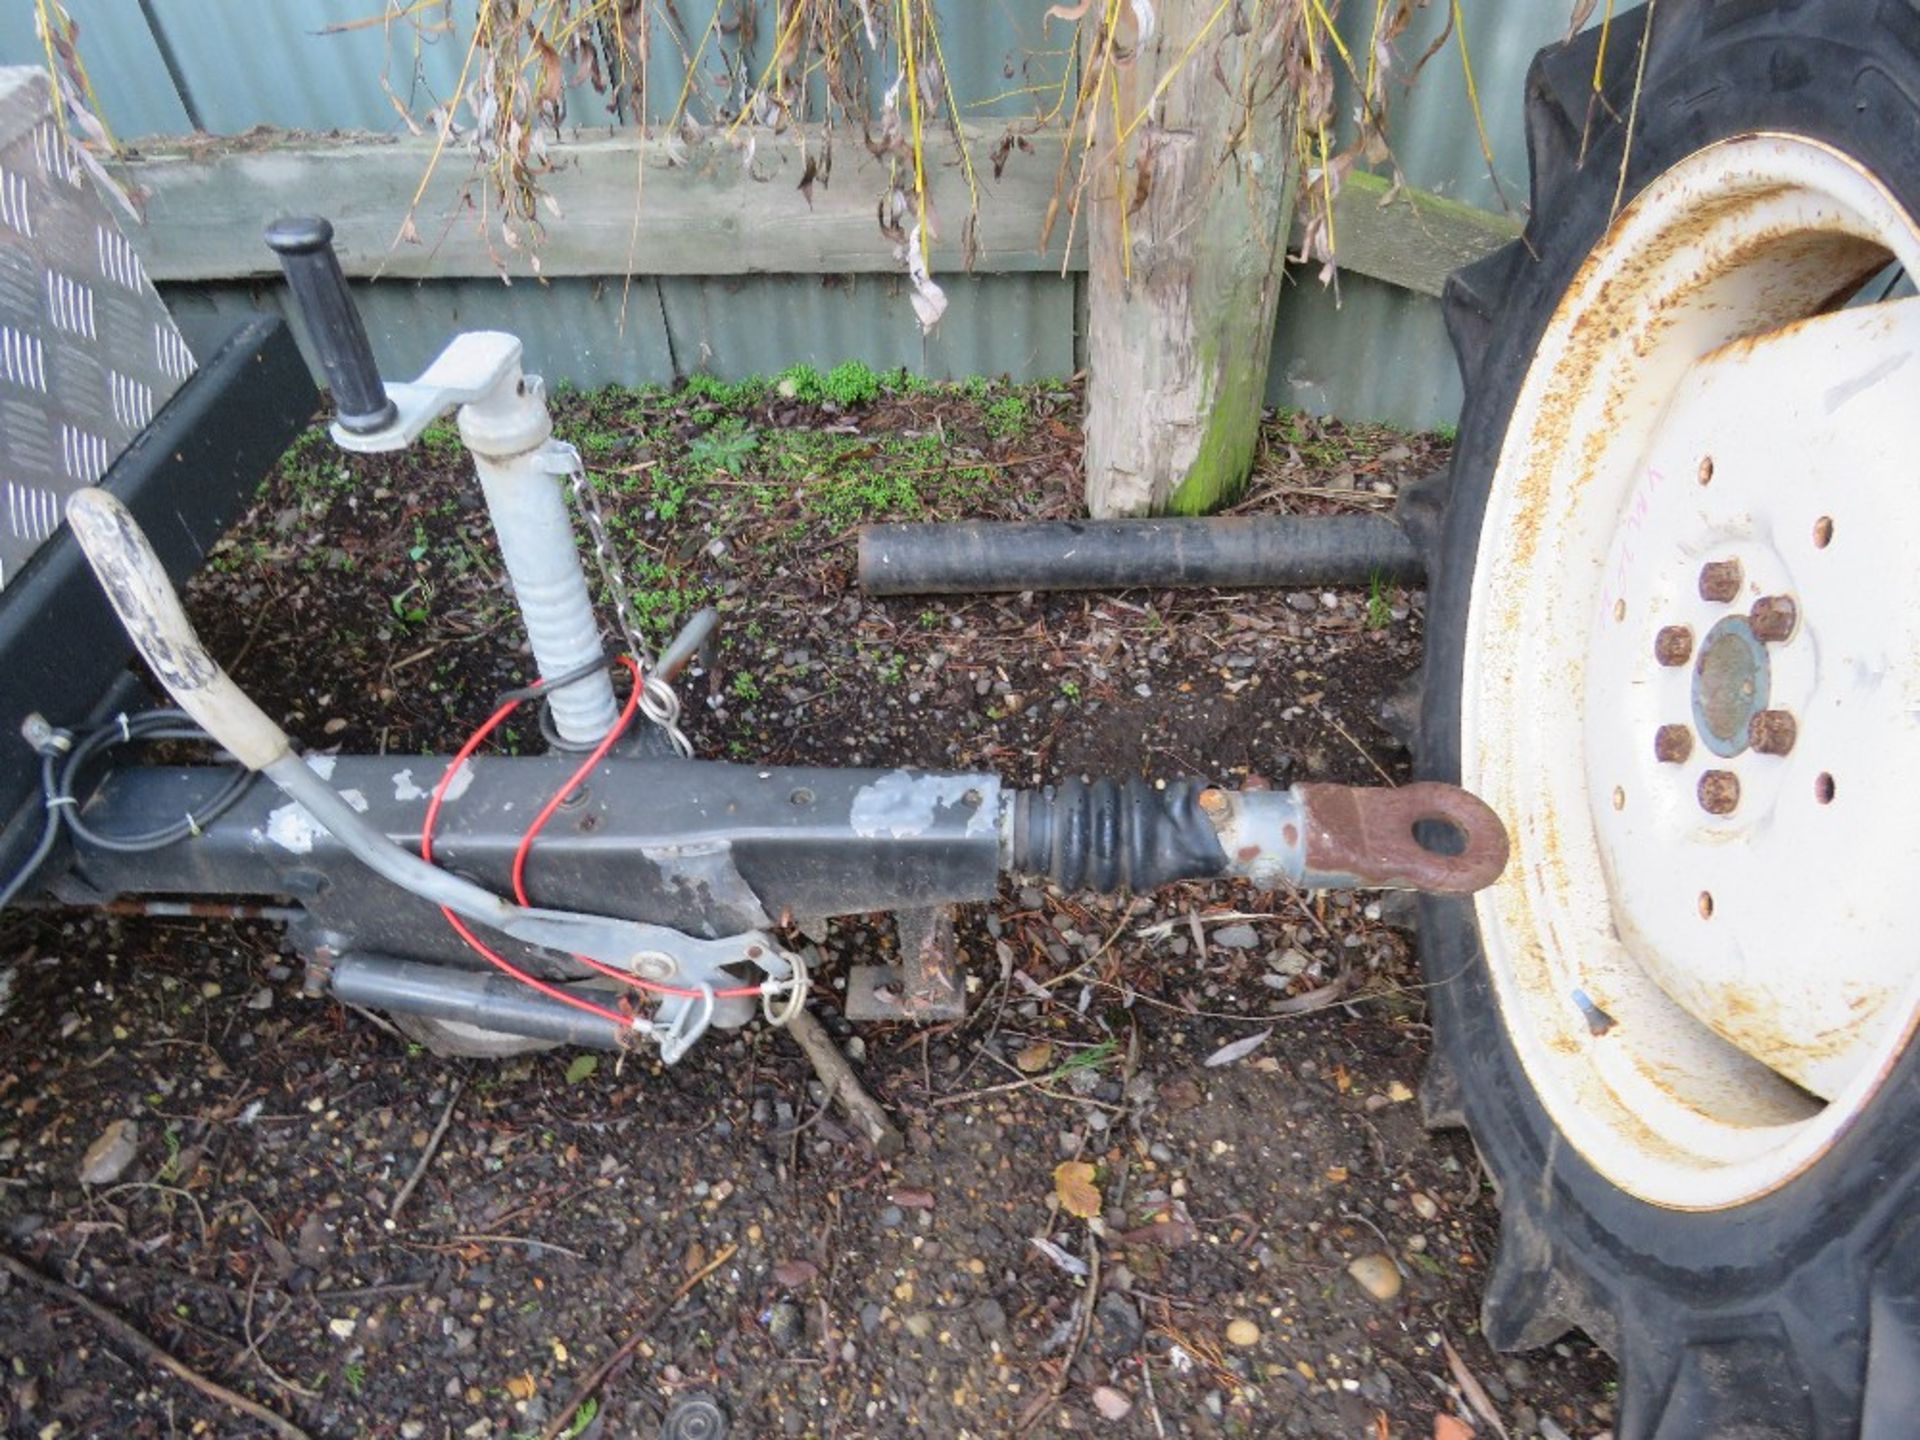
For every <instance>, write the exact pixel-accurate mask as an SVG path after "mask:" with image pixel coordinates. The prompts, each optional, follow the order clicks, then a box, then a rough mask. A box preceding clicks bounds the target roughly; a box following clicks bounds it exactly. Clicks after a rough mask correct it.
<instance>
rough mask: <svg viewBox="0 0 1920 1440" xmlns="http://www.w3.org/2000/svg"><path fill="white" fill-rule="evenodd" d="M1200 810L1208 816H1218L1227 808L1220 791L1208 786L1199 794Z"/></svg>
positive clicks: (1225, 798)
mask: <svg viewBox="0 0 1920 1440" xmlns="http://www.w3.org/2000/svg"><path fill="white" fill-rule="evenodd" d="M1200 808H1201V809H1202V810H1204V811H1206V812H1207V814H1209V815H1216V816H1217V815H1219V814H1221V813H1223V812H1224V811H1225V810H1226V808H1227V797H1226V794H1225V793H1224V792H1222V791H1219V790H1215V789H1214V788H1213V787H1212V786H1208V787H1207V788H1206V789H1205V790H1202V791H1201V792H1200Z"/></svg>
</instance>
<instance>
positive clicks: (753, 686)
mask: <svg viewBox="0 0 1920 1440" xmlns="http://www.w3.org/2000/svg"><path fill="white" fill-rule="evenodd" d="M727 688H728V689H729V690H731V691H732V692H733V697H734V699H736V700H739V701H742V702H743V703H745V704H748V705H751V704H753V703H754V702H755V701H756V700H758V699H759V698H760V682H759V681H758V680H756V679H754V678H753V672H752V671H751V670H742V671H741V672H740V673H739V674H737V675H735V676H734V677H733V683H732V684H731V685H729V686H728V687H727Z"/></svg>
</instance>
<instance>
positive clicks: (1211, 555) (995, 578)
mask: <svg viewBox="0 0 1920 1440" xmlns="http://www.w3.org/2000/svg"><path fill="white" fill-rule="evenodd" d="M1425 574H1426V567H1425V565H1424V564H1423V563H1422V561H1421V556H1420V552H1419V550H1418V549H1417V548H1416V547H1415V545H1414V543H1413V541H1412V540H1411V539H1409V538H1408V536H1407V533H1406V531H1404V530H1403V529H1401V528H1400V526H1399V525H1398V524H1397V523H1396V522H1394V521H1393V520H1392V519H1390V518H1388V517H1387V516H1385V515H1250V516H1241V517H1227V518H1203V519H1178V520H1040V521H1030V522H1024V523H1017V524H1003V523H997V522H990V521H973V520H969V521H962V522H960V523H958V524H953V525H869V526H867V527H866V528H865V529H863V530H862V531H861V532H860V584H861V585H862V586H863V587H864V588H865V589H866V591H867V593H868V594H869V595H925V594H964V593H967V592H969V591H1014V590H1123V589H1129V588H1132V587H1136V586H1137V587H1143V588H1157V589H1196V588H1202V587H1209V586H1276V585H1343V584H1344V585H1364V584H1366V583H1368V582H1369V581H1371V580H1372V579H1373V578H1374V577H1376V576H1378V577H1379V578H1380V579H1381V580H1382V581H1384V582H1387V583H1390V584H1407V583H1417V582H1419V581H1420V580H1422V579H1423V578H1424V577H1425Z"/></svg>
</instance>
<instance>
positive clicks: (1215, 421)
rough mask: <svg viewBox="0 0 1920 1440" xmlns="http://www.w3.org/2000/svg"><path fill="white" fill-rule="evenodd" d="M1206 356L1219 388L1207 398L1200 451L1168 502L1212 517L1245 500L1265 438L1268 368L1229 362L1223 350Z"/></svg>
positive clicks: (1186, 512) (1180, 510) (1170, 506)
mask: <svg viewBox="0 0 1920 1440" xmlns="http://www.w3.org/2000/svg"><path fill="white" fill-rule="evenodd" d="M1231 348H1232V347H1229V355H1231ZM1202 359H1203V363H1205V364H1206V365H1207V366H1208V367H1209V369H1210V370H1211V372H1212V374H1213V375H1214V376H1215V383H1214V389H1213V393H1212V394H1211V395H1210V396H1208V397H1207V400H1206V411H1207V428H1206V429H1205V430H1204V431H1203V432H1202V433H1201V436H1200V449H1199V451H1198V452H1197V453H1196V454H1195V455H1194V457H1193V464H1192V465H1191V466H1189V467H1188V469H1187V473H1186V477H1185V478H1184V479H1182V480H1181V482H1180V483H1179V484H1178V485H1176V486H1175V487H1174V491H1173V495H1172V497H1171V498H1170V499H1169V500H1168V502H1167V509H1168V510H1170V511H1171V512H1172V513H1174V514H1175V515H1207V514H1211V513H1212V512H1213V511H1215V510H1218V509H1219V508H1220V507H1221V506H1223V505H1230V504H1232V503H1233V502H1234V501H1235V500H1237V499H1239V498H1240V492H1241V491H1243V490H1245V489H1246V488H1247V476H1248V475H1250V474H1252V472H1253V455H1254V450H1255V448H1256V447H1257V446H1258V444H1259V440H1260V402H1261V399H1262V398H1263V397H1262V396H1261V395H1260V393H1259V386H1260V385H1261V383H1262V382H1263V381H1264V379H1265V378H1266V376H1265V371H1264V369H1263V367H1261V366H1258V365H1243V364H1237V363H1235V362H1234V359H1233V358H1228V359H1225V360H1224V361H1223V360H1222V358H1221V356H1220V352H1219V351H1218V350H1215V351H1214V353H1213V354H1211V355H1203V357H1202Z"/></svg>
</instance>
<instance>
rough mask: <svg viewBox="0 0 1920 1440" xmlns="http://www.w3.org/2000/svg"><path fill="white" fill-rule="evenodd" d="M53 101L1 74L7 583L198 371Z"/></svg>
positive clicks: (25, 73) (0, 566) (1, 466)
mask: <svg viewBox="0 0 1920 1440" xmlns="http://www.w3.org/2000/svg"><path fill="white" fill-rule="evenodd" d="M49 97H50V92H49V89H48V86H47V79H46V76H45V75H44V74H42V73H41V72H39V71H37V70H34V69H31V68H17V69H4V70H0V589H4V587H5V586H6V584H7V582H8V581H9V580H11V579H13V577H14V576H15V575H17V574H18V573H19V572H20V569H21V567H22V566H24V565H25V564H26V562H27V561H28V559H29V558H31V557H32V555H33V553H34V551H36V550H37V549H39V548H40V546H41V545H42V544H43V543H44V542H45V541H46V540H47V539H48V538H49V537H50V536H51V535H52V534H53V533H54V531H55V530H56V529H58V528H59V525H60V521H61V516H62V514H63V511H64V508H65V504H66V497H67V496H68V495H70V494H72V493H73V491H75V490H77V489H78V488H79V487H81V486H82V485H91V484H92V483H93V482H94V481H96V480H98V479H99V478H100V477H101V476H102V475H104V474H106V472H107V467H108V466H110V465H111V464H113V462H114V461H115V460H116V459H117V458H119V455H120V452H121V451H123V450H125V449H126V448H127V446H128V445H129V444H131V443H132V441H133V439H134V437H135V436H136V435H138V434H139V433H140V431H141V430H142V429H143V428H144V427H145V426H146V424H147V422H148V421H149V420H151V419H152V418H153V416H154V413H155V412H156V411H157V410H159V408H160V407H161V406H162V405H164V404H166V402H167V401H168V400H169V399H170V398H171V397H172V396H173V393H174V391H176V390H178V389H179V388H180V386H181V384H182V383H183V382H184V381H185V380H186V378H187V377H188V376H189V375H191V374H192V373H193V370H194V359H193V354H192V352H191V351H190V350H189V349H188V348H187V343H186V341H185V340H183V339H181V337H180V331H179V330H178V328H177V327H175V325H174V323H173V320H172V318H171V317H170V316H169V315H168V314H167V308H166V306H165V305H164V304H163V303H162V302H161V299H160V297H159V295H158V294H156V293H155V291H154V288H153V284H152V282H151V281H149V280H148V279H147V273H146V270H145V268H144V267H143V266H142V265H141V263H140V257H139V256H138V255H136V254H135V253H134V249H133V246H132V245H130V244H129V243H128V242H127V238H126V236H124V235H123V234H121V233H120V227H119V225H118V224H117V223H116V221H115V217H114V215H113V214H112V213H111V212H110V211H109V209H108V202H107V200H106V198H105V197H103V196H102V195H101V194H100V193H99V192H98V191H97V190H96V189H95V188H94V184H93V181H92V180H91V179H90V178H89V176H88V173H87V169H86V166H85V164H84V163H83V161H82V159H81V157H80V156H79V155H77V154H76V153H75V151H74V149H73V147H72V146H71V145H70V144H69V143H68V142H67V139H66V137H65V136H63V135H62V134H61V133H60V128H59V125H58V123H57V122H56V121H55V119H54V116H53V108H52V102H51V100H50V98H49Z"/></svg>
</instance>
